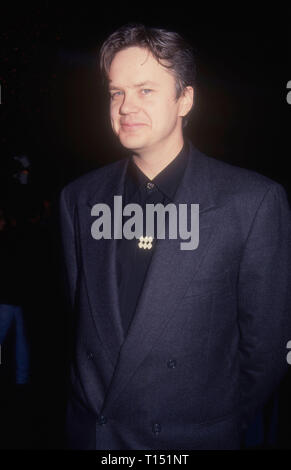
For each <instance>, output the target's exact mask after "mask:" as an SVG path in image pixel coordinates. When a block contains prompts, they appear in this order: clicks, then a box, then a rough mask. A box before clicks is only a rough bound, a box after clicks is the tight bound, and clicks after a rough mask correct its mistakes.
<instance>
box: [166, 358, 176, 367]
mask: <svg viewBox="0 0 291 470" xmlns="http://www.w3.org/2000/svg"><path fill="white" fill-rule="evenodd" d="M176 364H177V362H176V359H169V360H168V362H167V366H168V367H169V368H170V369H174V367H176Z"/></svg>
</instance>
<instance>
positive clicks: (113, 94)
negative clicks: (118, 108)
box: [110, 91, 122, 100]
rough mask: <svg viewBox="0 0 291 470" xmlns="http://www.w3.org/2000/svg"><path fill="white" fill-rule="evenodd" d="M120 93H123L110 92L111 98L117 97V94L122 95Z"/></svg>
mask: <svg viewBox="0 0 291 470" xmlns="http://www.w3.org/2000/svg"><path fill="white" fill-rule="evenodd" d="M120 93H122V91H116V92H115V93H111V94H110V98H111V99H112V100H113V99H114V98H116V97H117V96H120Z"/></svg>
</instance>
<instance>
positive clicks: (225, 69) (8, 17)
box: [0, 1, 291, 448]
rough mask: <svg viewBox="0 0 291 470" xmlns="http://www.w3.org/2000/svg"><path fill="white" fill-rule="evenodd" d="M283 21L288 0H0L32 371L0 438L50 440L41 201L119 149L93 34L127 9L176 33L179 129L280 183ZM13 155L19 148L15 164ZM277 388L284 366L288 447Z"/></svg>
mask: <svg viewBox="0 0 291 470" xmlns="http://www.w3.org/2000/svg"><path fill="white" fill-rule="evenodd" d="M105 3H106V4H105ZM290 21H291V20H290V8H289V10H288V9H287V7H283V6H281V7H280V6H279V5H278V6H277V7H276V6H274V4H273V5H268V4H265V5H264V6H260V7H258V6H254V4H253V3H250V4H249V5H248V4H246V3H245V2H244V3H241V4H235V5H233V6H232V7H230V6H227V7H226V6H223V5H222V4H221V3H219V4H217V5H216V6H215V7H214V6H213V5H212V4H210V3H209V4H208V3H206V4H204V6H203V7H202V6H201V5H198V4H196V3H195V2H191V3H190V2H189V3H182V2H174V3H170V2H168V3H158V2H154V3H151V4H150V3H147V4H144V3H133V4H129V3H126V4H123V3H118V4H114V3H109V2H104V4H103V3H101V2H100V3H98V2H88V1H83V2H80V3H79V5H78V6H75V5H74V4H73V3H69V2H67V3H65V2H56V3H53V2H48V1H43V2H35V3H33V2H25V3H22V4H21V3H17V2H14V1H11V2H9V5H6V6H1V19H0V22H1V72H0V85H1V105H0V119H1V125H0V141H1V161H0V170H1V173H0V207H3V208H4V209H5V210H6V211H7V212H8V213H9V214H12V216H13V217H14V218H15V219H16V220H17V223H18V224H20V226H21V238H22V242H23V243H24V245H23V246H24V248H23V250H24V251H25V254H26V256H27V258H26V275H25V278H26V279H25V286H26V288H25V291H26V304H25V305H26V310H25V312H26V320H27V325H28V327H27V329H28V335H29V338H30V343H31V352H32V355H31V357H32V384H31V386H30V387H29V388H28V389H26V388H25V387H24V389H22V388H21V389H20V390H19V389H17V390H16V391H15V392H13V394H12V395H11V396H10V399H9V400H8V402H7V407H6V411H7V410H9V411H7V416H8V418H7V422H8V423H9V426H10V428H9V429H10V430H8V428H7V429H6V430H5V439H4V441H2V442H5V445H6V446H7V447H9V446H10V447H12V448H15V447H17V446H18V447H24V448H25V447H33V448H54V447H60V448H61V447H62V445H63V434H62V423H63V410H64V406H63V405H64V400H65V394H64V389H65V385H64V384H65V379H64V377H65V357H64V356H65V355H64V349H65V346H64V345H65V342H66V326H65V325H66V323H65V321H66V318H65V314H64V311H65V310H64V307H63V300H62V289H61V288H60V286H59V280H58V273H59V264H58V263H59V261H58V256H57V255H56V250H55V239H56V238H57V235H56V230H55V222H54V217H53V215H52V213H51V212H50V210H51V209H50V208H51V207H52V208H53V207H54V204H55V203H56V200H57V197H58V193H59V190H60V188H61V187H62V186H63V185H64V184H66V183H67V182H69V181H70V180H72V179H74V178H75V177H77V176H79V175H81V174H82V173H85V172H86V171H88V170H91V169H93V168H96V167H98V166H100V165H103V164H106V163H107V162H110V161H112V160H114V159H118V158H121V157H122V156H123V155H124V154H125V152H124V151H123V150H121V149H120V147H119V146H118V143H117V142H116V141H115V139H114V138H112V135H111V131H110V128H109V121H108V117H107V111H106V107H105V103H104V99H103V96H102V92H101V88H100V78H99V76H98V70H97V51H98V48H99V47H100V45H101V43H102V41H103V40H104V38H105V37H106V36H107V35H108V34H109V33H111V32H112V31H113V30H115V29H116V28H117V27H119V26H121V25H122V24H124V23H128V22H142V23H144V24H147V25H149V26H156V27H164V28H167V29H172V30H176V31H178V32H180V33H182V34H183V35H184V36H185V37H186V39H188V41H189V42H190V43H191V44H192V45H193V46H194V47H195V49H196V58H197V66H198V81H197V88H196V102H195V108H194V112H193V118H192V120H191V122H190V124H189V126H188V127H187V131H186V133H187V135H189V136H190V137H191V139H192V140H193V142H194V143H195V144H196V145H197V147H198V148H199V149H200V150H202V151H203V152H205V153H206V154H209V155H212V156H214V157H216V158H218V159H221V160H224V161H227V162H230V163H232V164H235V165H238V166H243V167H245V168H250V169H253V170H256V171H258V172H260V173H263V174H265V175H267V176H269V177H271V178H273V179H275V180H276V181H278V182H280V183H281V184H283V185H284V187H285V188H286V190H287V193H288V196H289V197H290V195H291V176H290V173H289V171H288V169H289V159H290V152H291V142H290V131H289V129H290V125H291V106H290V105H288V103H287V100H286V96H287V88H286V87H287V82H288V81H289V80H291V63H290V62H291V61H290V54H291V41H290V39H291V28H290ZM19 155H26V156H27V157H28V158H29V161H30V166H29V168H28V169H26V170H25V169H24V168H23V167H22V166H21V165H20V163H19V162H18V161H17V160H15V158H14V157H15V156H19ZM23 174H25V175H26V176H27V177H28V180H27V184H21V183H20V176H19V175H23ZM52 212H54V211H52ZM18 221H20V222H18ZM39 221H40V222H41V223H38V222H39ZM289 391H290V378H289V377H286V379H285V381H284V383H283V384H282V387H281V391H280V410H279V411H280V413H279V416H280V421H279V424H280V426H279V431H280V432H279V440H278V443H277V445H278V446H279V447H280V446H281V447H288V448H291V437H290V436H289V435H288V425H289V420H290V419H291V409H290V407H289V399H288V395H289ZM14 395H15V396H14ZM11 397H12V398H11ZM16 402H17V404H16ZM19 417H21V419H19ZM16 422H17V423H18V425H17V426H16ZM16 427H18V431H17V432H16V431H15V429H16Z"/></svg>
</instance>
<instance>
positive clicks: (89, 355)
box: [87, 351, 93, 359]
mask: <svg viewBox="0 0 291 470" xmlns="http://www.w3.org/2000/svg"><path fill="white" fill-rule="evenodd" d="M87 359H93V353H92V352H91V351H88V352H87Z"/></svg>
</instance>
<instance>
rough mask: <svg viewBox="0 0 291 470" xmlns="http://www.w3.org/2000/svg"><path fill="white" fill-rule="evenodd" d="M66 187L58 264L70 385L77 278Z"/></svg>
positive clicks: (74, 236) (61, 200) (71, 211)
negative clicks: (59, 267)
mask: <svg viewBox="0 0 291 470" xmlns="http://www.w3.org/2000/svg"><path fill="white" fill-rule="evenodd" d="M68 199H69V198H67V189H66V187H65V188H63V190H62V191H61V193H60V197H59V208H58V211H59V212H58V213H59V228H60V261H61V262H60V266H61V269H60V271H61V279H60V282H61V285H62V287H63V296H62V297H63V299H64V303H65V305H64V309H65V317H66V341H67V343H66V357H65V361H66V366H67V374H68V375H67V386H68V387H69V386H70V376H69V369H70V364H71V361H72V357H73V351H74V338H75V334H76V312H75V295H76V288H77V278H78V272H79V267H78V256H77V242H76V240H77V234H76V231H75V229H74V225H75V224H74V218H75V216H74V209H73V207H71V208H70V206H69V202H68Z"/></svg>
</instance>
